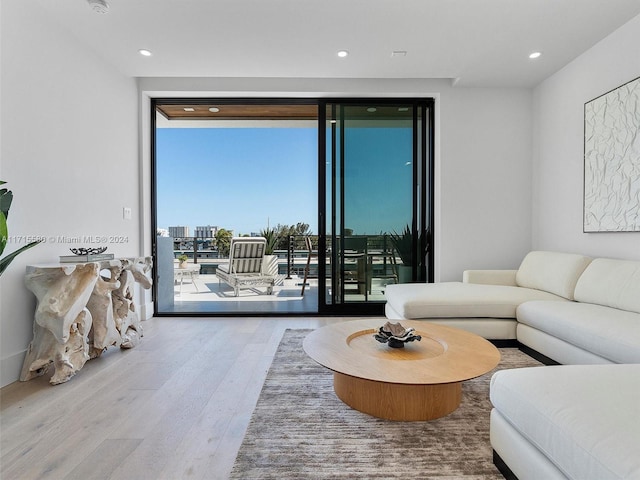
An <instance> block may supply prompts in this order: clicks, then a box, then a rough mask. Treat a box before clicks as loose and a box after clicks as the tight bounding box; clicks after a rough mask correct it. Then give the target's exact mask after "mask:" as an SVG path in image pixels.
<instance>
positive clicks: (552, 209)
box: [533, 16, 640, 260]
mask: <svg viewBox="0 0 640 480" xmlns="http://www.w3.org/2000/svg"><path fill="white" fill-rule="evenodd" d="M638 76H640V16H638V17H636V18H634V19H633V20H631V21H630V22H628V23H627V24H626V25H623V26H622V27H621V28H619V29H618V30H617V31H615V32H613V33H612V34H611V35H609V36H608V37H607V38H605V39H604V40H602V41H601V42H599V43H598V44H596V45H595V46H594V47H593V48H591V49H590V50H588V51H587V52H586V53H584V54H583V55H581V56H580V57H578V58H577V59H575V60H574V61H573V62H571V63H570V64H568V65H567V66H566V67H564V68H563V69H562V70H560V71H559V72H557V73H556V74H555V75H553V76H551V77H549V78H548V79H547V80H545V81H544V82H542V83H541V84H540V85H538V86H537V87H536V88H535V90H534V137H533V144H534V146H535V147H534V161H533V165H534V177H533V178H534V181H533V247H534V248H535V249H539V250H557V251H570V252H577V253H582V254H586V255H590V256H605V257H613V258H628V259H636V260H640V233H637V232H627V233H583V232H582V230H583V225H582V215H583V173H584V127H583V125H584V123H583V122H584V104H585V102H588V101H589V100H592V99H593V98H595V97H598V96H600V95H602V94H604V93H606V92H608V91H610V90H612V89H614V88H616V87H618V86H619V85H621V84H623V83H626V82H628V81H630V80H633V79H634V78H636V77H638Z"/></svg>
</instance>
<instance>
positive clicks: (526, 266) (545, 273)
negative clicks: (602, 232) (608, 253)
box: [516, 251, 591, 300]
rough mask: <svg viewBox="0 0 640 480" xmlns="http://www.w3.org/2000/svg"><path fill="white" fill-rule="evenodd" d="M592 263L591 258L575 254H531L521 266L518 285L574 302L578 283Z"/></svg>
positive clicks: (517, 278)
mask: <svg viewBox="0 0 640 480" xmlns="http://www.w3.org/2000/svg"><path fill="white" fill-rule="evenodd" d="M590 262H591V259H590V258H589V257H585V256H583V255H576V254H573V253H560V252H540V251H537V252H529V253H528V254H527V256H526V257H524V259H523V260H522V263H521V264H520V268H519V269H518V273H517V274H516V283H517V284H518V285H519V286H521V287H527V288H535V289H536V290H544V291H545V292H550V293H554V294H556V295H560V296H561V297H564V298H567V299H569V300H573V292H574V290H575V288H576V282H577V281H578V278H579V277H580V275H581V274H582V272H584V269H585V268H587V265H589V263H590Z"/></svg>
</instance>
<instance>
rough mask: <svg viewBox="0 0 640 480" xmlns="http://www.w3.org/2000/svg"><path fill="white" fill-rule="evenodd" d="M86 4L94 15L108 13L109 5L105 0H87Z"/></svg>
mask: <svg viewBox="0 0 640 480" xmlns="http://www.w3.org/2000/svg"><path fill="white" fill-rule="evenodd" d="M87 3H88V4H89V6H90V7H91V10H93V11H94V12H96V13H107V12H109V4H108V3H107V2H106V1H105V0H87Z"/></svg>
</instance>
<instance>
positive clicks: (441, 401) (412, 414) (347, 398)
mask: <svg viewBox="0 0 640 480" xmlns="http://www.w3.org/2000/svg"><path fill="white" fill-rule="evenodd" d="M333 388H334V390H335V392H336V395H337V396H338V398H339V399H340V400H342V401H343V402H344V403H346V404H347V405H349V406H350V407H352V408H354V409H356V410H358V411H360V412H364V413H368V414H369V415H372V416H374V417H378V418H384V419H387V420H400V421H420V420H433V419H435V418H440V417H444V416H445V415H448V414H450V413H451V412H453V411H454V410H455V409H456V408H458V406H459V405H460V400H461V399H462V382H457V383H443V384H435V385H407V384H398V383H385V382H376V381H373V380H367V379H364V378H358V377H352V376H350V375H344V374H342V373H338V372H334V373H333Z"/></svg>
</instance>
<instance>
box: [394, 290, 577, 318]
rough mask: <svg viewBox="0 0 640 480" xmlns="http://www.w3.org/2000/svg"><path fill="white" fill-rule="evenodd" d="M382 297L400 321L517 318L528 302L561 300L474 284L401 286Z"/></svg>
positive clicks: (535, 291)
mask: <svg viewBox="0 0 640 480" xmlns="http://www.w3.org/2000/svg"><path fill="white" fill-rule="evenodd" d="M385 297H386V299H387V302H388V303H389V305H390V306H391V308H392V309H393V310H394V311H395V312H397V313H398V314H400V315H402V317H403V318H408V319H416V318H455V317H462V318H467V317H484V318H516V308H517V307H518V305H520V304H521V303H523V302H526V301H529V300H557V301H566V300H565V299H564V298H562V297H559V296H557V295H553V294H551V293H548V292H543V291H540V290H534V289H529V288H522V287H513V286H507V285H482V284H475V283H461V282H442V283H401V284H397V285H387V287H386V290H385Z"/></svg>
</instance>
